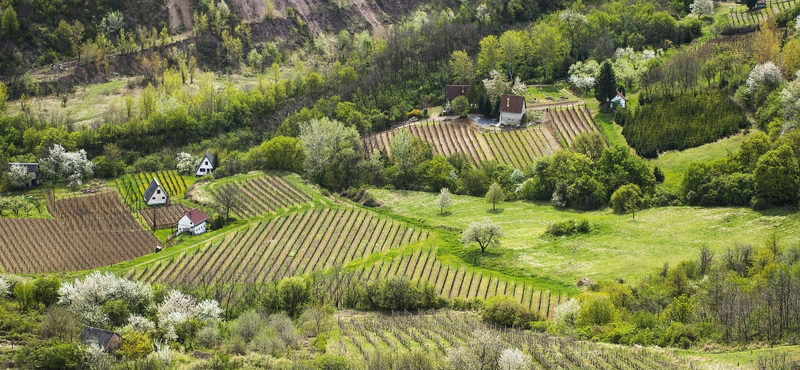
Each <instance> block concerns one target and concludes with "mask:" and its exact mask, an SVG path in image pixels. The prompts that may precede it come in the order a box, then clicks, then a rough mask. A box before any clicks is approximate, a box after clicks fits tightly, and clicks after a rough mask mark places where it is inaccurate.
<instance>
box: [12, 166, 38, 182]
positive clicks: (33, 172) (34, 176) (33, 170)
mask: <svg viewBox="0 0 800 370" xmlns="http://www.w3.org/2000/svg"><path fill="white" fill-rule="evenodd" d="M14 166H22V167H25V170H26V171H27V172H28V180H29V181H28V186H38V185H41V184H42V183H43V182H44V178H43V177H42V175H41V174H40V173H39V164H38V163H9V164H8V172H11V168H12V167H14Z"/></svg>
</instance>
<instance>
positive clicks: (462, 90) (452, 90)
mask: <svg viewBox="0 0 800 370" xmlns="http://www.w3.org/2000/svg"><path fill="white" fill-rule="evenodd" d="M467 94H469V85H447V86H445V88H444V100H445V102H444V110H447V111H449V110H450V102H452V101H453V99H455V98H457V97H459V96H467Z"/></svg>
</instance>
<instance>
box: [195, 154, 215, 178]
mask: <svg viewBox="0 0 800 370" xmlns="http://www.w3.org/2000/svg"><path fill="white" fill-rule="evenodd" d="M213 171H214V155H213V154H211V151H210V150H206V155H204V156H203V157H202V158H200V162H198V163H197V168H196V169H195V171H194V172H195V174H196V175H197V176H205V175H208V174H210V173H211V172H213Z"/></svg>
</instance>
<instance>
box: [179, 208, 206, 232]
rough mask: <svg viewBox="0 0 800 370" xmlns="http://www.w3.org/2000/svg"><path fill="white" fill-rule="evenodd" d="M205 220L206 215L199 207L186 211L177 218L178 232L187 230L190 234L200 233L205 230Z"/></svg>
mask: <svg viewBox="0 0 800 370" xmlns="http://www.w3.org/2000/svg"><path fill="white" fill-rule="evenodd" d="M206 221H208V217H206V215H205V214H203V212H202V211H200V210H199V209H197V208H195V209H192V210H191V211H186V213H184V214H183V217H181V219H180V220H178V234H181V233H184V232H187V231H188V232H190V233H191V234H192V235H200V234H202V233H204V232H206Z"/></svg>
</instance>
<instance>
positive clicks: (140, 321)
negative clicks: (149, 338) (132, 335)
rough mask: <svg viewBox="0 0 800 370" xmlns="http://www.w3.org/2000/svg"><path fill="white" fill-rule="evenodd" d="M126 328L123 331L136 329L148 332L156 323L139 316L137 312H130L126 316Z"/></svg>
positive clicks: (152, 329)
mask: <svg viewBox="0 0 800 370" xmlns="http://www.w3.org/2000/svg"><path fill="white" fill-rule="evenodd" d="M125 329H126V330H123V331H127V330H130V331H136V332H139V333H149V332H151V331H154V330H156V324H155V323H154V322H152V321H150V320H148V319H147V318H146V317H144V316H139V315H137V314H131V315H130V316H129V317H128V325H126V326H125Z"/></svg>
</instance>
